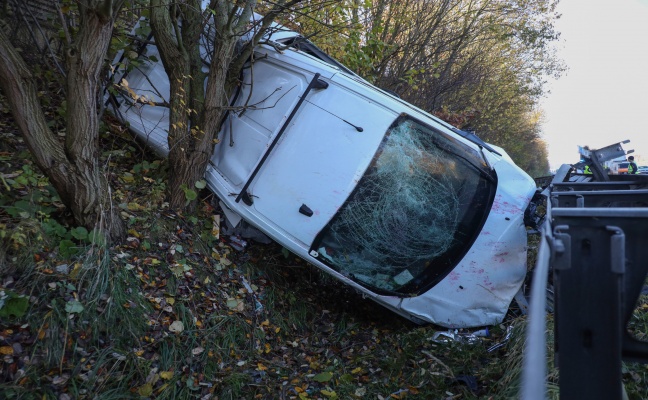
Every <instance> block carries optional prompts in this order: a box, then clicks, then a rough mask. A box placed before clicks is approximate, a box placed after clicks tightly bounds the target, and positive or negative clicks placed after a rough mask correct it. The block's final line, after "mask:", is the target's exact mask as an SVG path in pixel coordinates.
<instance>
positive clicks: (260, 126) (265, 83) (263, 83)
mask: <svg viewBox="0 0 648 400" xmlns="http://www.w3.org/2000/svg"><path fill="white" fill-rule="evenodd" d="M252 68H253V70H250V69H247V70H246V72H245V80H244V84H243V85H242V87H241V92H240V93H239V95H238V97H237V101H236V107H244V108H239V109H238V110H234V111H231V112H230V115H229V117H228V119H227V120H226V121H225V123H224V124H223V128H222V129H221V132H220V134H219V139H220V143H219V144H217V145H216V148H215V151H214V155H213V157H212V163H213V165H214V166H215V167H216V169H218V171H220V172H221V173H222V174H223V175H224V176H225V177H227V179H228V180H229V182H230V184H231V185H232V186H233V187H234V188H239V189H240V187H242V186H243V184H245V182H246V181H247V179H248V177H249V176H250V174H251V173H252V170H253V169H254V167H255V166H256V165H257V163H258V161H259V159H260V158H261V157H262V156H263V154H264V153H265V151H266V149H267V148H268V146H269V145H270V142H271V140H272V138H273V137H274V136H275V135H276V134H277V132H278V130H279V129H280V128H281V126H282V125H283V124H284V122H285V121H286V118H288V115H289V114H290V112H291V110H292V109H293V108H294V107H295V104H296V103H297V101H298V100H299V96H300V95H301V93H302V92H303V91H304V90H305V89H306V87H307V86H308V82H309V81H310V79H311V78H312V77H309V76H305V75H304V74H302V73H295V72H292V71H288V70H286V69H285V68H282V67H281V66H280V65H277V64H274V63H271V62H268V61H265V60H258V61H256V62H255V63H254V65H253V67H252ZM252 76H253V78H254V82H255V83H254V85H251V84H250V79H251V77H252Z"/></svg>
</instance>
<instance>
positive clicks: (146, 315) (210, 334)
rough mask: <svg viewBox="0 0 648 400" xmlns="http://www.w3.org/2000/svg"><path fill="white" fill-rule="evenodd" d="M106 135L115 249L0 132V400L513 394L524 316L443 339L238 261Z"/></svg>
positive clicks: (151, 166) (124, 142)
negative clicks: (120, 238) (76, 218)
mask: <svg viewBox="0 0 648 400" xmlns="http://www.w3.org/2000/svg"><path fill="white" fill-rule="evenodd" d="M6 117H7V115H6V114H5V115H4V119H3V121H4V124H5V125H4V126H8V123H9V122H10V121H8V120H7V119H6ZM106 128H109V130H108V131H107V132H106V133H105V134H104V135H102V140H104V141H110V142H111V143H110V148H111V149H112V150H110V151H105V152H104V153H103V154H102V156H101V160H102V163H104V164H105V165H106V166H107V167H108V169H109V170H110V180H111V182H110V183H111V185H112V187H114V193H115V203H114V204H113V206H114V207H116V208H118V210H119V213H120V214H121V216H122V218H124V220H125V221H126V224H127V229H128V238H127V239H126V241H125V243H124V244H121V245H116V246H113V247H110V248H109V247H106V246H105V243H104V242H103V241H102V240H101V238H98V237H96V236H93V235H92V234H91V233H90V232H87V231H86V230H85V228H80V227H75V226H74V225H71V224H69V223H68V222H66V221H71V218H69V217H70V215H69V213H68V212H67V211H66V210H65V208H64V207H63V206H62V204H61V203H60V201H59V200H58V198H57V196H56V193H55V192H54V191H53V190H52V188H51V186H50V184H49V182H48V181H47V179H46V178H44V177H43V176H42V175H41V174H40V173H39V172H38V171H37V170H36V169H35V168H34V166H33V162H32V161H31V160H30V157H29V154H28V153H27V151H26V148H25V147H24V144H23V143H22V140H21V139H20V138H19V137H18V136H15V135H13V134H12V133H11V132H7V131H5V132H3V134H2V141H1V143H2V147H1V148H0V162H1V165H0V173H1V174H2V175H1V176H2V185H3V196H2V198H1V204H0V237H1V238H2V239H1V240H2V246H1V248H2V249H3V254H2V259H1V260H0V261H1V263H2V264H1V265H2V267H1V269H0V293H2V294H1V295H0V296H1V297H0V315H1V317H2V318H0V352H1V353H2V357H3V358H2V364H1V366H0V397H2V398H19V399H41V398H49V399H83V398H87V399H94V398H101V399H105V398H114V399H123V398H160V399H163V398H167V399H189V398H219V399H253V398H262V399H277V398H283V399H300V398H302V399H305V398H313V399H317V398H320V399H327V398H328V399H335V398H339V399H347V398H374V399H375V398H384V399H387V398H410V397H414V398H417V397H418V398H480V397H484V396H486V397H491V396H495V397H497V396H499V397H497V398H506V396H504V395H503V394H504V393H510V395H511V396H514V394H513V393H514V392H513V391H514V390H515V388H516V384H515V382H516V380H517V377H518V374H519V363H520V358H521V341H522V338H523V335H522V330H523V327H524V319H523V318H521V317H519V315H518V313H515V312H513V313H512V314H511V316H510V318H507V320H506V321H505V322H504V323H503V324H502V325H500V326H495V327H490V336H489V337H485V338H481V337H480V338H474V341H468V339H469V338H470V337H469V336H466V337H464V339H465V340H452V339H449V338H448V337H447V336H443V335H441V336H439V337H438V338H436V339H435V337H434V335H435V333H437V332H444V333H448V330H447V329H444V328H440V327H434V326H417V325H414V324H412V323H410V322H408V321H406V320H404V319H402V318H400V317H398V316H396V315H395V314H393V313H391V312H389V311H388V310H386V309H384V308H382V307H380V306H378V305H377V304H374V303H373V302H371V301H370V300H368V299H363V298H362V297H361V296H360V295H359V294H357V293H355V292H354V291H352V290H350V289H348V288H345V287H344V286H342V285H339V284H337V282H336V281H334V280H332V279H331V278H329V277H327V276H326V275H323V274H321V273H320V272H318V271H317V270H316V269H315V268H313V267H311V266H309V265H308V264H306V263H304V262H303V261H301V260H300V259H297V258H296V257H294V256H292V255H291V254H289V253H288V252H286V251H285V250H284V249H282V248H281V247H280V246H278V245H275V244H270V245H262V244H257V243H250V244H249V245H248V246H247V247H246V249H244V250H242V251H237V250H235V249H234V248H233V247H232V246H230V245H229V242H228V240H227V239H228V238H227V237H225V236H219V235H218V225H217V223H216V222H215V221H218V216H219V210H218V209H217V207H216V206H215V205H214V204H215V203H216V202H215V199H213V198H212V197H211V196H210V195H209V194H207V193H201V200H200V202H199V204H200V206H199V207H198V209H197V211H196V212H195V213H194V214H186V215H182V214H176V213H174V212H172V211H171V210H170V209H169V207H168V203H166V202H165V197H164V195H163V193H164V182H165V176H164V175H165V173H166V168H167V167H166V163H165V162H164V161H161V160H157V159H155V158H153V157H151V156H150V155H148V154H147V153H145V152H142V151H141V150H140V149H139V148H138V146H137V143H136V142H133V141H132V140H131V139H130V138H129V136H128V135H127V134H126V132H125V131H124V130H123V128H122V127H121V126H119V125H110V126H108V125H106ZM202 195H204V197H203V196H202ZM509 330H512V332H513V333H512V335H511V336H510V339H509V340H507V341H505V337H506V333H507V331H509ZM452 333H454V332H452ZM460 333H461V332H460ZM464 333H468V332H464ZM444 340H448V341H447V342H444ZM500 342H502V346H501V347H500V348H498V349H496V350H493V351H491V352H489V351H488V348H490V347H491V346H493V345H495V344H498V343H500ZM502 396H504V397H502Z"/></svg>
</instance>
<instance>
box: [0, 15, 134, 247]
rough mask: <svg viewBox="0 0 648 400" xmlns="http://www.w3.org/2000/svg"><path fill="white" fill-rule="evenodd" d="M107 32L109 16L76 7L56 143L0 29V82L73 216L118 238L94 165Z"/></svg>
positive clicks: (120, 228) (120, 231)
mask: <svg viewBox="0 0 648 400" xmlns="http://www.w3.org/2000/svg"><path fill="white" fill-rule="evenodd" d="M111 32H112V22H111V20H110V19H106V18H102V17H101V16H100V14H98V13H97V12H96V11H94V10H92V9H85V10H82V15H81V25H80V27H79V32H78V36H77V38H78V41H77V42H76V43H75V44H74V45H73V46H72V47H71V48H70V49H69V50H68V56H69V59H68V67H69V72H68V75H67V81H68V86H67V89H68V97H67V104H68V109H67V116H66V117H67V131H66V140H65V144H63V143H61V142H60V141H59V139H58V138H57V137H56V135H55V134H54V132H52V131H51V130H50V129H49V127H48V124H47V119H46V118H45V114H44V113H43V110H42V108H41V105H40V102H39V99H38V94H37V87H36V82H35V79H34V77H33V75H32V74H31V72H30V71H29V68H28V66H27V65H26V63H25V62H24V60H23V59H22V58H21V56H20V55H19V53H18V52H17V51H16V50H15V49H14V48H13V46H12V45H11V43H10V42H9V39H8V37H7V36H6V35H5V34H4V32H2V30H0V87H2V90H3V92H4V94H5V96H6V97H7V99H8V101H9V104H10V107H11V110H12V113H13V116H14V119H15V121H16V124H17V125H18V127H19V129H20V131H21V133H22V135H23V137H24V139H25V142H26V143H27V146H28V147H29V149H30V151H31V153H32V154H33V156H34V158H35V161H36V164H37V165H38V167H39V168H40V169H41V170H42V171H43V172H44V173H45V175H46V176H47V177H48V178H49V180H50V182H51V183H52V185H53V186H54V188H55V189H56V191H57V192H58V194H59V196H60V198H61V201H62V202H63V204H65V205H66V206H67V207H68V208H69V209H70V210H71V211H72V214H73V216H74V219H75V222H76V223H77V224H79V225H82V226H84V227H86V228H88V229H93V228H98V229H100V230H101V231H102V232H104V233H105V234H106V237H107V238H108V239H109V240H120V239H121V238H123V236H124V234H125V227H124V224H123V221H121V219H120V217H119V214H118V212H117V210H116V209H115V208H113V207H112V205H111V199H110V187H109V186H108V183H107V180H106V179H105V177H104V176H102V173H101V172H102V170H101V167H100V165H99V158H98V154H99V153H98V152H99V149H98V146H99V142H98V140H99V121H98V119H99V117H98V114H97V95H98V78H99V73H100V67H101V64H102V63H103V60H104V57H105V55H106V52H107V49H108V43H109V40H110V36H111Z"/></svg>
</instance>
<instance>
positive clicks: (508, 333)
mask: <svg viewBox="0 0 648 400" xmlns="http://www.w3.org/2000/svg"><path fill="white" fill-rule="evenodd" d="M512 333H513V326H512V325H509V326H508V327H507V328H506V336H504V339H502V340H500V341H499V343H496V344H494V345H492V346H491V347H489V348H488V352H489V353H490V352H492V351H495V350H497V349H499V348H501V347H504V345H505V344H506V342H508V341H509V339H510V338H511V334H512Z"/></svg>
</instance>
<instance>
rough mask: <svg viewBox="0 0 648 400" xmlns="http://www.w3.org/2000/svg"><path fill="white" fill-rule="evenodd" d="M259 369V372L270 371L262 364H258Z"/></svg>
mask: <svg viewBox="0 0 648 400" xmlns="http://www.w3.org/2000/svg"><path fill="white" fill-rule="evenodd" d="M257 369H258V370H259V371H266V370H267V369H268V367H266V366H265V365H263V364H261V363H258V364H257Z"/></svg>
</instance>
